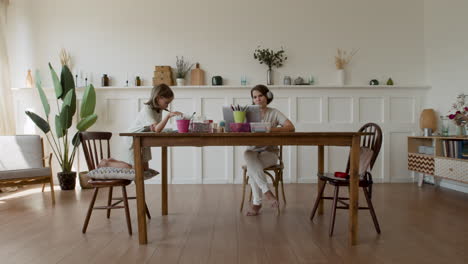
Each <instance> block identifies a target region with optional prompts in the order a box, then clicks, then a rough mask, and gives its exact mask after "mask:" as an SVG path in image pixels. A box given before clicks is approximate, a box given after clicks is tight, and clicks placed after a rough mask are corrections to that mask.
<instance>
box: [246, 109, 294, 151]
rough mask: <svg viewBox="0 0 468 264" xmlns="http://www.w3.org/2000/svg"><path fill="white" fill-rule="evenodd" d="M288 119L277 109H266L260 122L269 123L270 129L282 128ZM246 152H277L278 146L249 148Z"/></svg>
mask: <svg viewBox="0 0 468 264" xmlns="http://www.w3.org/2000/svg"><path fill="white" fill-rule="evenodd" d="M286 120H288V118H287V117H286V116H285V115H284V114H283V113H281V112H280V111H279V110H278V109H275V108H271V107H267V108H266V110H265V112H264V113H263V115H262V122H268V123H270V125H271V127H278V126H283V125H284V122H286ZM247 150H252V151H257V152H263V151H270V152H278V150H279V149H278V146H251V147H248V148H247Z"/></svg>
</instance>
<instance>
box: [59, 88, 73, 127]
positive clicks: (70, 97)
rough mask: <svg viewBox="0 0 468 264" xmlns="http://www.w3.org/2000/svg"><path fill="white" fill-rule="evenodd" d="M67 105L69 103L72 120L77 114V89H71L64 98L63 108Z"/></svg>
mask: <svg viewBox="0 0 468 264" xmlns="http://www.w3.org/2000/svg"><path fill="white" fill-rule="evenodd" d="M65 105H68V106H69V107H70V111H69V119H70V120H72V119H73V116H74V115H75V112H76V92H75V89H71V90H69V91H68V93H67V95H65V97H64V98H63V105H62V108H63V107H64V106H65ZM69 127H70V126H69ZM69 127H67V128H69Z"/></svg>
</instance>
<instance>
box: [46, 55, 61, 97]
mask: <svg viewBox="0 0 468 264" xmlns="http://www.w3.org/2000/svg"><path fill="white" fill-rule="evenodd" d="M49 69H50V74H51V75H52V81H53V82H54V88H55V96H56V97H57V99H59V98H61V97H62V94H63V89H62V85H61V84H60V80H59V78H58V76H57V73H56V72H55V70H54V68H52V65H51V64H50V62H49Z"/></svg>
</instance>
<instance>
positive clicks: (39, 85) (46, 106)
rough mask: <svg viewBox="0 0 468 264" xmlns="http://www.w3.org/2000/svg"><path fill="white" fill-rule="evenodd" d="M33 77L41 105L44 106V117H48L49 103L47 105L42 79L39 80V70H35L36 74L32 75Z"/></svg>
mask: <svg viewBox="0 0 468 264" xmlns="http://www.w3.org/2000/svg"><path fill="white" fill-rule="evenodd" d="M34 79H35V80H36V88H37V90H38V91H39V97H40V98H41V102H42V106H43V107H44V112H45V115H46V118H48V117H49V114H50V105H49V102H48V101H47V96H46V95H45V93H44V89H42V81H41V76H40V74H39V70H36V76H34Z"/></svg>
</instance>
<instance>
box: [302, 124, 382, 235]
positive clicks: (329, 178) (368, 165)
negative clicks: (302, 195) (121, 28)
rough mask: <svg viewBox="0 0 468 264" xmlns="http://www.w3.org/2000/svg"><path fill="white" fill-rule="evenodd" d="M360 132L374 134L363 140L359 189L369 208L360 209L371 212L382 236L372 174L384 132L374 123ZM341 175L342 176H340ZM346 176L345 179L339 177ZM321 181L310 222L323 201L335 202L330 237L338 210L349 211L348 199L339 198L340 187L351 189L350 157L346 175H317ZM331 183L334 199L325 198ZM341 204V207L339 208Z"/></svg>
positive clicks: (367, 125) (365, 126) (377, 229)
mask: <svg viewBox="0 0 468 264" xmlns="http://www.w3.org/2000/svg"><path fill="white" fill-rule="evenodd" d="M359 132H370V133H373V134H372V135H368V136H363V137H362V138H361V151H360V162H359V174H360V179H359V187H361V188H362V190H363V192H364V197H365V198H366V201H367V207H358V208H359V209H364V210H369V211H370V213H371V216H372V220H373V222H374V226H375V230H376V231H377V233H378V234H380V226H379V222H378V220H377V216H376V214H375V210H374V206H373V205H372V184H373V181H372V174H371V172H370V171H371V170H372V168H373V167H374V164H375V161H376V160H377V156H378V155H379V152H380V148H381V146H382V130H381V129H380V127H379V126H378V125H377V124H374V123H367V124H365V125H364V126H363V127H361V128H360V129H359ZM340 174H341V175H340ZM338 175H339V176H344V177H338ZM317 176H318V177H319V179H320V180H321V181H323V185H322V186H321V188H320V190H319V192H318V194H317V198H316V200H315V204H314V208H313V209H312V213H311V215H310V220H311V221H312V220H313V219H314V216H315V213H316V211H317V208H318V206H319V203H320V201H321V200H324V199H326V200H333V204H332V211H331V218H330V229H329V235H330V236H332V235H333V229H334V226H335V216H336V209H349V204H348V203H346V202H345V201H346V200H349V198H348V197H339V190H340V187H342V186H345V187H349V157H348V164H347V166H346V172H345V173H339V172H337V173H324V174H317ZM327 183H329V184H331V185H333V186H335V191H334V195H333V197H325V196H323V193H324V190H325V186H326V184H327ZM338 203H340V205H341V206H337V204H338Z"/></svg>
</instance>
